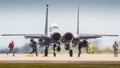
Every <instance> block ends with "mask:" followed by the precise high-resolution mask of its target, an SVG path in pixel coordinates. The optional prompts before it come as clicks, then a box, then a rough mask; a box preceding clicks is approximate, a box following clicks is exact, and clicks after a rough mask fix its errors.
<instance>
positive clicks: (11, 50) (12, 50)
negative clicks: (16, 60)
mask: <svg viewBox="0 0 120 68" xmlns="http://www.w3.org/2000/svg"><path fill="white" fill-rule="evenodd" d="M8 47H9V52H8V53H7V55H8V54H9V53H13V56H15V55H14V42H13V41H11V43H10V44H9V46H8Z"/></svg>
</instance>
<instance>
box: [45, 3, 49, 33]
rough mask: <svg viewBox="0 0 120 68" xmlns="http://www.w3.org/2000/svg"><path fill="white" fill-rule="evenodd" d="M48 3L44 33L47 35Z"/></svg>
mask: <svg viewBox="0 0 120 68" xmlns="http://www.w3.org/2000/svg"><path fill="white" fill-rule="evenodd" d="M48 6H49V5H48V4H47V5H46V7H47V8H46V21H45V32H44V34H45V35H48Z"/></svg>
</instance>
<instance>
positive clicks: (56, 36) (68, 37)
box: [1, 4, 119, 57]
mask: <svg viewBox="0 0 120 68" xmlns="http://www.w3.org/2000/svg"><path fill="white" fill-rule="evenodd" d="M48 6H49V5H48V4H47V5H46V22H45V31H44V34H2V35H1V36H24V37H25V38H29V39H38V41H37V42H38V43H40V46H44V47H45V51H44V52H45V53H44V56H48V47H49V46H50V45H52V46H53V51H60V50H61V47H60V45H61V43H62V44H64V46H65V50H69V56H70V57H72V55H73V50H72V49H71V46H72V45H73V46H76V45H79V46H80V47H87V46H88V41H87V40H88V39H94V38H101V37H102V36H119V35H108V34H103V35H101V34H79V6H78V16H77V36H74V35H73V33H72V32H65V33H64V34H63V35H61V33H59V32H53V33H52V34H50V35H48ZM80 47H78V49H79V50H80V49H81V48H80ZM53 55H54V56H56V53H55V52H54V53H53ZM79 55H80V52H79Z"/></svg>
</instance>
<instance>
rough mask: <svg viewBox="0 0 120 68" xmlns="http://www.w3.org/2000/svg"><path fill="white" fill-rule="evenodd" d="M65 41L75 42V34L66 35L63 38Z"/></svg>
mask: <svg viewBox="0 0 120 68" xmlns="http://www.w3.org/2000/svg"><path fill="white" fill-rule="evenodd" d="M63 40H64V42H70V41H72V40H73V34H72V33H69V32H67V33H65V34H64V36H63Z"/></svg>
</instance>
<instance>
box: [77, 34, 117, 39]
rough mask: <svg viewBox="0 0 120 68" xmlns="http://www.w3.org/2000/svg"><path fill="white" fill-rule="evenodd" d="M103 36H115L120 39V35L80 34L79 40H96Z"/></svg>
mask: <svg viewBox="0 0 120 68" xmlns="http://www.w3.org/2000/svg"><path fill="white" fill-rule="evenodd" d="M103 36H115V37H118V36H119V35H109V34H80V35H78V36H77V38H78V39H94V38H101V37H103Z"/></svg>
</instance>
